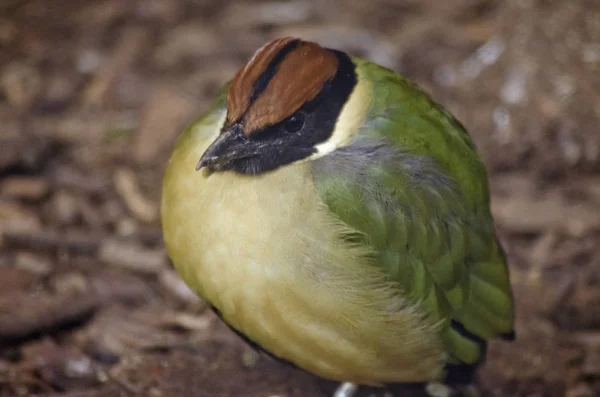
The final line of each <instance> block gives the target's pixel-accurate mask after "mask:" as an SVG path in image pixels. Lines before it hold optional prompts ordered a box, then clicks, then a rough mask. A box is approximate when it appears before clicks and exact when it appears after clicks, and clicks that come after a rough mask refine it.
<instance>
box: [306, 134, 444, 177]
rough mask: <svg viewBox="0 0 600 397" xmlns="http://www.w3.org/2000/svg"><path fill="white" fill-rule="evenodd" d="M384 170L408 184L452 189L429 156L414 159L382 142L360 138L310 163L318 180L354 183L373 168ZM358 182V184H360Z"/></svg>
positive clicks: (411, 155)
mask: <svg viewBox="0 0 600 397" xmlns="http://www.w3.org/2000/svg"><path fill="white" fill-rule="evenodd" d="M377 167H383V168H384V169H386V170H389V171H390V172H393V173H398V176H399V177H405V178H407V179H408V182H410V183H414V184H417V185H421V186H429V187H433V188H441V189H454V183H453V181H452V179H451V178H450V177H449V176H448V175H447V174H445V173H444V172H443V171H441V170H440V169H439V167H438V165H437V164H436V163H435V161H434V160H433V159H432V158H431V157H428V156H417V155H413V154H410V153H408V152H405V151H402V149H396V148H394V147H393V146H392V145H391V144H390V143H388V142H387V141H386V140H385V139H367V138H362V139H359V140H356V141H354V142H352V143H351V144H350V145H348V146H346V147H343V148H340V149H337V150H336V151H334V152H332V153H331V154H329V155H327V156H324V157H321V158H320V159H317V160H315V161H314V162H313V166H312V169H313V174H314V177H315V178H316V179H319V178H330V177H334V178H335V177H338V178H340V177H341V178H349V179H352V180H356V181H357V182H362V183H365V182H366V181H361V180H362V179H364V178H367V177H368V176H369V174H371V173H372V169H373V168H377ZM362 183H361V184H362Z"/></svg>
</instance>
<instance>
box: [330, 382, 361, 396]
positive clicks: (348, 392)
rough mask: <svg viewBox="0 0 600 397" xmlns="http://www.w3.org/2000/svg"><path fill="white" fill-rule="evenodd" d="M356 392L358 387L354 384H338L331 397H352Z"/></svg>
mask: <svg viewBox="0 0 600 397" xmlns="http://www.w3.org/2000/svg"><path fill="white" fill-rule="evenodd" d="M357 390H358V385H355V384H354V383H349V382H345V383H340V385H339V386H338V388H337V389H336V391H335V393H333V397H352V396H354V393H356V391H357Z"/></svg>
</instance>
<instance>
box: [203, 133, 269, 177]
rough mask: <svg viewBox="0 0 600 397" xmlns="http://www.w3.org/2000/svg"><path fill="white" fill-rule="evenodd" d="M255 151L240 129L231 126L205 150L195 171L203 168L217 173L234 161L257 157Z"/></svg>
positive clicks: (254, 146) (253, 145) (254, 147)
mask: <svg viewBox="0 0 600 397" xmlns="http://www.w3.org/2000/svg"><path fill="white" fill-rule="evenodd" d="M257 149H258V148H257V146H256V145H255V144H253V142H251V141H250V140H248V138H247V137H246V136H245V135H244V133H243V132H242V128H241V127H240V126H239V125H233V126H231V127H229V128H228V129H226V130H223V131H222V132H221V134H220V135H219V136H218V138H217V139H215V141H214V142H213V143H212V144H211V145H210V146H209V147H208V149H206V151H205V152H204V154H203V155H202V157H200V161H198V164H196V171H198V170H200V169H201V168H203V167H208V168H209V169H211V170H217V171H218V170H226V169H228V168H230V167H228V165H230V164H231V163H232V162H234V161H235V160H240V159H243V158H247V157H253V156H257V155H258V154H259V153H258V151H257Z"/></svg>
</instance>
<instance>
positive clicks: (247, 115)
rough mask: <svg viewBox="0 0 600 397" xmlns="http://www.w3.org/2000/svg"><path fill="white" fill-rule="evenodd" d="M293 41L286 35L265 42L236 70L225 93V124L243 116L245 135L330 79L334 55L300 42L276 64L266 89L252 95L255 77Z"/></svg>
mask: <svg viewBox="0 0 600 397" xmlns="http://www.w3.org/2000/svg"><path fill="white" fill-rule="evenodd" d="M293 40H294V39H293V38H289V37H286V38H282V39H277V40H274V41H271V42H270V43H267V44H266V45H265V46H263V47H262V48H260V49H259V50H258V51H256V53H255V54H254V56H253V57H252V58H251V59H250V60H249V61H248V63H246V65H244V67H242V68H241V69H240V70H239V71H238V72H237V74H236V75H235V77H234V78H233V80H232V82H231V85H230V87H229V92H228V93H227V107H228V113H227V121H226V126H230V125H232V124H234V123H237V122H240V119H242V118H243V119H242V122H243V128H244V133H245V134H246V135H249V134H251V133H252V132H254V131H257V130H259V129H261V128H263V127H265V126H267V125H272V124H275V123H277V122H279V121H281V120H283V119H285V118H286V117H289V116H291V115H292V114H293V113H294V112H295V111H297V110H298V109H299V108H300V107H301V106H302V105H303V104H304V103H305V102H307V101H310V100H312V99H314V98H315V97H316V96H317V94H318V93H319V92H320V91H321V89H322V87H323V84H324V83H325V82H326V81H327V80H330V79H332V78H333V76H334V75H335V73H336V71H337V68H338V59H337V58H336V56H335V55H334V54H333V53H332V52H331V51H329V50H327V49H324V48H322V47H321V46H319V45H318V44H315V43H311V42H306V41H301V42H299V44H298V45H297V46H296V47H295V48H294V49H293V50H292V51H290V52H289V53H288V54H287V55H286V56H285V58H284V59H283V60H282V61H281V63H279V65H278V68H277V72H276V73H275V74H274V76H273V77H272V78H271V80H270V81H269V83H268V84H267V87H266V89H265V90H264V91H263V92H262V93H259V95H258V96H257V97H256V98H252V95H253V87H254V82H255V81H256V79H257V78H258V77H259V76H260V75H261V74H262V73H263V72H264V71H265V70H266V69H267V68H268V66H269V64H270V63H271V61H273V60H274V58H275V57H276V56H277V54H278V53H279V51H281V50H282V48H283V47H285V46H286V45H287V44H288V43H290V42H291V41H293Z"/></svg>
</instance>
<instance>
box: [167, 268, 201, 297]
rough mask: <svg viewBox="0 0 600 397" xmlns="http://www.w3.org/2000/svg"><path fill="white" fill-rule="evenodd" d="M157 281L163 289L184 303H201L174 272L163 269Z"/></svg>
mask: <svg viewBox="0 0 600 397" xmlns="http://www.w3.org/2000/svg"><path fill="white" fill-rule="evenodd" d="M158 280H159V282H160V284H161V285H162V286H163V288H164V289H166V290H167V291H168V292H169V293H170V294H171V295H173V296H175V297H176V298H178V299H179V300H181V301H183V302H184V303H188V304H198V303H200V302H202V301H201V299H200V298H199V297H198V295H196V293H195V292H194V291H192V290H191V289H190V287H188V285H187V284H186V283H185V282H184V281H183V280H182V279H181V277H179V275H178V274H177V273H176V272H175V271H174V270H172V269H165V270H164V271H162V272H161V273H160V276H159V278H158Z"/></svg>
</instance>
